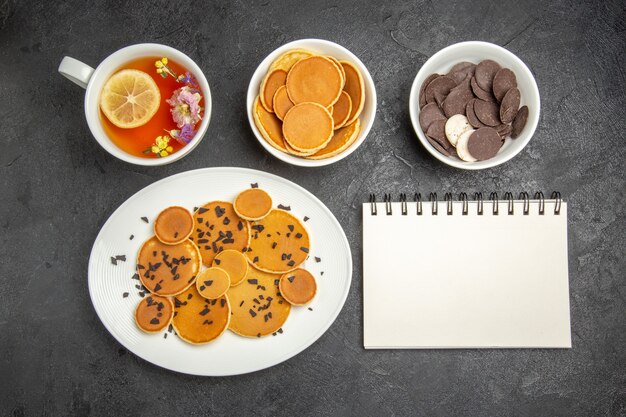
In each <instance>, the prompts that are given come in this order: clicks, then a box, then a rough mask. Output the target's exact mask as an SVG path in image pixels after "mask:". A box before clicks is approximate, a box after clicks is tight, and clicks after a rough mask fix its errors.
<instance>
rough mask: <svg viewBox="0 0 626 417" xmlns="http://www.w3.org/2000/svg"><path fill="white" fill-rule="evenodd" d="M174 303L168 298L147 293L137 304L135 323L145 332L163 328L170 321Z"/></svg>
mask: <svg viewBox="0 0 626 417" xmlns="http://www.w3.org/2000/svg"><path fill="white" fill-rule="evenodd" d="M173 315H174V305H173V304H172V302H171V301H170V299H169V298H166V297H161V296H158V295H149V296H147V297H146V298H144V299H143V300H141V301H140V302H139V304H137V308H136V309H135V323H137V327H139V328H140V329H141V330H143V331H144V332H146V333H155V332H158V331H161V330H163V329H165V328H166V327H167V326H169V325H170V323H171V322H172V316H173Z"/></svg>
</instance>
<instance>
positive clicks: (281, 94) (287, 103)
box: [272, 85, 293, 120]
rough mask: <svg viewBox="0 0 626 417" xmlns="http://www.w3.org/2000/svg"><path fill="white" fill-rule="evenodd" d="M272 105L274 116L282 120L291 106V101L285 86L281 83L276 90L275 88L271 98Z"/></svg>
mask: <svg viewBox="0 0 626 417" xmlns="http://www.w3.org/2000/svg"><path fill="white" fill-rule="evenodd" d="M272 106H273V109H274V114H276V117H278V118H279V119H280V120H283V119H284V118H285V115H286V114H287V112H288V111H289V109H290V108H292V107H293V102H292V101H291V99H290V98H289V94H287V87H285V86H284V85H281V86H280V87H279V88H278V90H276V93H274V98H273V99H272Z"/></svg>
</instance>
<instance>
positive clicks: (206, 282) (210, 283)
mask: <svg viewBox="0 0 626 417" xmlns="http://www.w3.org/2000/svg"><path fill="white" fill-rule="evenodd" d="M204 285H206V286H207V287H210V286H211V285H213V280H212V279H210V280H208V281H204Z"/></svg>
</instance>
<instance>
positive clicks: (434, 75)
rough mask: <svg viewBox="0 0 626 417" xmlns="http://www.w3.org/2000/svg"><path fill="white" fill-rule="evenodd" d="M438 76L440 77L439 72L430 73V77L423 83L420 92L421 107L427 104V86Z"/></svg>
mask: <svg viewBox="0 0 626 417" xmlns="http://www.w3.org/2000/svg"><path fill="white" fill-rule="evenodd" d="M438 77H440V75H439V74H430V75H429V76H428V77H426V79H425V80H424V82H423V83H422V87H421V88H420V94H419V103H420V109H421V108H423V107H424V106H425V105H426V94H425V91H426V87H428V84H430V83H431V81H433V80H434V79H435V78H438Z"/></svg>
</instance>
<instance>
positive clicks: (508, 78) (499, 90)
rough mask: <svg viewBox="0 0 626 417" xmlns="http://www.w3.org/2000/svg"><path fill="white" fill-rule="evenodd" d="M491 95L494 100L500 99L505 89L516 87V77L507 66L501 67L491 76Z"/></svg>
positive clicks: (505, 91)
mask: <svg viewBox="0 0 626 417" xmlns="http://www.w3.org/2000/svg"><path fill="white" fill-rule="evenodd" d="M492 87H493V95H494V96H495V98H496V100H498V101H502V99H503V98H504V96H505V94H506V93H507V91H509V90H510V89H511V88H514V87H517V77H516V76H515V73H514V72H513V71H511V70H510V69H508V68H502V69H500V70H499V71H498V72H496V75H495V76H494V77H493V86H492Z"/></svg>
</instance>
